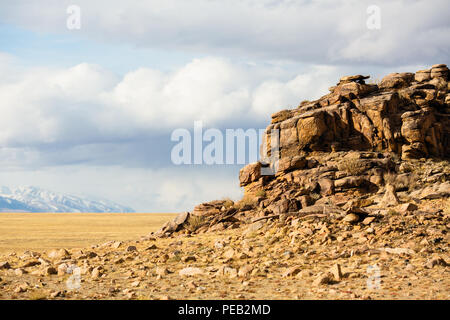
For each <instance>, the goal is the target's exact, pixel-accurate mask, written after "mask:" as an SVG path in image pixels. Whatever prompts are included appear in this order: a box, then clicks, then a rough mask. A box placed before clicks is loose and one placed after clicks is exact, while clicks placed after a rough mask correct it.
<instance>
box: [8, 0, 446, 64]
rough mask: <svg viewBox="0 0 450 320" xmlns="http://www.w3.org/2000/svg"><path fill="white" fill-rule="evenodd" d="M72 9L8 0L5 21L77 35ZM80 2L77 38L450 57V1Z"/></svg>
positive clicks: (215, 48) (285, 55) (262, 53)
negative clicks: (373, 22) (372, 16)
mask: <svg viewBox="0 0 450 320" xmlns="http://www.w3.org/2000/svg"><path fill="white" fill-rule="evenodd" d="M70 4H72V1H68V0H64V1H58V2H55V1H51V0H43V1H14V2H8V3H2V4H1V5H0V19H1V20H3V21H4V22H7V23H11V24H18V25H22V26H24V27H26V28H30V29H32V30H36V31H50V32H54V33H65V32H71V31H68V30H67V29H66V19H67V14H66V8H67V6H68V5H70ZM373 4H376V5H377V6H379V8H380V10H381V29H380V30H369V29H368V28H367V25H366V22H367V19H368V18H369V14H368V13H367V8H368V6H370V5H373ZM77 5H79V6H80V7H81V10H82V11H81V12H82V28H81V30H79V31H77V32H78V33H77V35H81V36H84V37H88V38H91V39H96V40H100V41H107V42H115V43H117V42H126V43H130V44H132V45H136V46H139V47H161V48H167V49H179V50H193V51H196V52H202V53H208V54H213V55H228V54H234V55H236V56H239V55H246V56H249V57H261V58H264V59H274V60H277V59H291V60H296V61H302V62H309V63H315V64H328V63H331V62H338V63H355V62H360V63H374V64H398V63H409V64H413V63H423V61H427V63H434V62H436V61H444V60H445V59H447V58H448V56H449V44H448V41H446V40H447V39H448V38H449V36H450V26H449V23H448V21H449V20H450V19H449V18H450V16H449V11H448V1H447V0H435V1H433V3H432V4H430V2H429V1H427V0H417V1H401V0H394V1H392V0H381V1H376V3H373V1H369V0H363V1H357V0H341V1H335V0H325V1H290V0H280V1H273V0H261V1H253V0H244V1H242V0H230V1H220V0H192V1H184V0H153V1H139V0H129V1H119V0H99V1H89V0H79V1H77ZM72 34H73V33H72ZM380 60H382V61H380Z"/></svg>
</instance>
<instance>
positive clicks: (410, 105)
mask: <svg viewBox="0 0 450 320" xmlns="http://www.w3.org/2000/svg"><path fill="white" fill-rule="evenodd" d="M449 76H450V72H449V69H448V68H447V66H446V65H444V64H437V65H433V66H432V67H431V68H430V69H428V70H420V71H417V72H416V73H391V74H389V75H387V76H385V77H384V78H383V79H382V80H381V81H380V83H377V84H374V83H373V84H370V83H366V81H367V79H368V78H369V76H363V75H354V76H345V77H342V78H341V79H340V80H339V82H338V83H337V85H336V86H334V87H331V88H330V89H329V91H330V93H328V94H326V95H324V96H323V97H321V98H320V99H318V100H315V101H304V102H302V103H301V104H300V105H299V106H298V107H297V108H295V109H290V110H282V111H280V112H277V113H275V114H273V115H272V121H271V124H270V125H269V126H268V127H267V129H266V133H267V136H266V137H267V138H266V141H265V143H266V146H265V148H261V150H262V154H261V159H263V160H264V161H263V162H264V164H262V163H260V162H257V163H252V164H249V165H247V166H245V167H244V168H243V169H241V171H240V175H239V180H240V185H241V187H244V190H245V195H244V198H243V199H242V200H240V201H239V202H236V203H234V202H233V201H231V200H216V201H212V202H209V203H203V204H200V205H198V206H196V207H195V208H194V210H193V211H192V212H191V213H183V214H181V215H180V216H179V217H178V218H177V219H176V220H175V221H173V222H170V223H168V224H167V225H165V226H164V227H163V228H162V229H161V230H160V231H159V232H158V233H156V235H157V236H168V235H171V234H173V233H174V232H181V233H199V232H204V231H207V230H211V231H215V230H222V229H226V228H236V227H239V226H240V225H242V224H248V223H252V222H254V221H256V220H259V221H263V220H265V219H267V220H268V219H274V218H281V219H285V218H288V219H294V218H295V216H299V215H303V214H328V215H331V216H332V215H334V216H335V217H336V218H337V219H344V218H345V217H347V219H348V220H351V217H350V218H349V217H348V216H349V215H350V214H357V215H358V216H359V217H361V212H362V211H363V212H364V214H365V215H366V216H367V215H370V214H371V213H373V212H375V211H376V210H378V211H379V210H382V209H384V210H387V209H386V208H388V207H392V206H399V205H401V203H402V202H405V201H408V203H409V202H411V203H414V202H418V201H420V200H421V199H433V198H434V199H439V198H447V197H448V196H449V195H450V183H449V182H448V180H449V175H450V166H449V157H450V90H449V89H450V83H449ZM273 129H278V131H276V132H278V134H279V137H278V138H279V155H280V159H279V162H278V171H277V172H276V174H275V175H272V176H262V175H261V167H262V166H266V165H270V166H272V167H273V166H274V162H273V161H271V160H270V158H269V156H270V152H271V151H269V152H268V153H267V154H263V150H271V145H270V143H271V136H270V134H271V132H272V130H273ZM361 208H364V209H361ZM361 210H362V211H361ZM152 236H153V235H152Z"/></svg>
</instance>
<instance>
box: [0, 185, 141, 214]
mask: <svg viewBox="0 0 450 320" xmlns="http://www.w3.org/2000/svg"><path fill="white" fill-rule="evenodd" d="M0 212H134V210H133V209H132V208H129V207H125V206H122V205H120V204H117V203H115V202H112V201H108V200H103V199H101V200H100V199H92V198H88V197H81V196H74V195H68V194H62V193H57V192H52V191H49V190H45V189H41V188H38V187H31V186H30V187H29V186H27V187H17V188H8V187H0Z"/></svg>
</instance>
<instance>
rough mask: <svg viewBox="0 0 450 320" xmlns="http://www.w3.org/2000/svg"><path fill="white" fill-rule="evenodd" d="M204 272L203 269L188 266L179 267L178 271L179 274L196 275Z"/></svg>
mask: <svg viewBox="0 0 450 320" xmlns="http://www.w3.org/2000/svg"><path fill="white" fill-rule="evenodd" d="M202 274H204V272H203V270H202V269H200V268H196V267H188V268H184V269H181V270H180V272H179V275H180V276H196V275H202Z"/></svg>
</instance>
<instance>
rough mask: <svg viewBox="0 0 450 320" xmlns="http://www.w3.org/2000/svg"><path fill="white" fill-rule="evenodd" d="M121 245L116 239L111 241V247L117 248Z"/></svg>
mask: <svg viewBox="0 0 450 320" xmlns="http://www.w3.org/2000/svg"><path fill="white" fill-rule="evenodd" d="M121 245H122V242H121V241H116V242H114V243H113V245H112V247H113V248H114V249H118V248H119V247H120V246H121Z"/></svg>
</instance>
